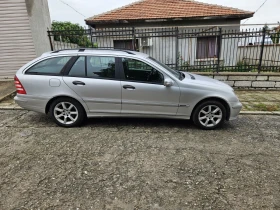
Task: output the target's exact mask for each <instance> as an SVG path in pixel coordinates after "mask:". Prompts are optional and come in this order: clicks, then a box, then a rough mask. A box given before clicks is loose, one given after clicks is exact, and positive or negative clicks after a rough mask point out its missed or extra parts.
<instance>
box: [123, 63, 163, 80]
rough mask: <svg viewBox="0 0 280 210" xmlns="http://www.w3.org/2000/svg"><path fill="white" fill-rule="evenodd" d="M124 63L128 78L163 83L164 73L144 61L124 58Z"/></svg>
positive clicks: (125, 73)
mask: <svg viewBox="0 0 280 210" xmlns="http://www.w3.org/2000/svg"><path fill="white" fill-rule="evenodd" d="M122 63H123V69H124V75H125V78H126V80H133V81H139V82H149V83H159V84H162V83H163V80H164V76H163V74H162V73H160V72H159V71H157V70H156V69H154V68H153V67H151V66H150V65H148V64H146V63H144V62H142V61H138V60H134V59H129V58H123V59H122Z"/></svg>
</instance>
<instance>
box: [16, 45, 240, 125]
mask: <svg viewBox="0 0 280 210" xmlns="http://www.w3.org/2000/svg"><path fill="white" fill-rule="evenodd" d="M15 86H16V89H17V95H16V97H15V101H16V103H17V104H18V105H19V106H21V107H23V108H24V109H27V110H32V111H36V112H40V113H45V114H49V115H50V116H51V117H52V119H53V120H54V121H55V122H56V123H57V124H58V125H60V126H63V127H74V126H79V125H81V124H82V122H83V121H84V119H85V118H86V117H89V118H90V117H144V118H175V119H186V120H187V119H191V120H192V121H193V122H194V124H195V125H197V126H199V127H200V128H202V129H208V130H210V129H215V128H217V127H219V126H221V125H222V124H223V123H224V121H225V120H234V119H236V118H237V116H238V114H239V112H240V110H241V107H242V105H241V103H240V102H239V100H238V98H237V97H236V95H235V94H234V91H233V89H232V88H231V87H230V86H228V85H227V84H224V83H223V82H220V81H217V80H214V79H211V78H209V77H203V76H199V75H195V74H190V73H186V72H180V71H175V70H173V69H171V68H169V67H168V66H166V65H165V64H162V63H160V62H159V61H157V60H155V59H154V58H151V57H149V55H147V54H143V53H140V52H134V51H126V50H102V49H99V50H98V49H78V50H60V51H54V52H49V53H45V54H43V55H42V56H41V57H39V58H37V59H35V60H33V61H31V62H29V63H28V64H26V65H24V66H23V67H22V68H20V69H19V70H18V72H17V73H16V76H15Z"/></svg>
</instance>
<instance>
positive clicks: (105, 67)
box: [87, 56, 116, 79]
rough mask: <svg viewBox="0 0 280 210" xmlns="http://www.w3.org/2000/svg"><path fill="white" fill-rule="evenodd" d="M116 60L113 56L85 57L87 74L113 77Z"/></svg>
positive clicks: (89, 75)
mask: <svg viewBox="0 0 280 210" xmlns="http://www.w3.org/2000/svg"><path fill="white" fill-rule="evenodd" d="M115 68H116V62H115V58H114V57H99V56H88V57H87V76H88V77H93V78H105V79H106V78H108V79H114V78H116V77H115Z"/></svg>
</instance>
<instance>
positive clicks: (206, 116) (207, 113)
mask: <svg viewBox="0 0 280 210" xmlns="http://www.w3.org/2000/svg"><path fill="white" fill-rule="evenodd" d="M225 119H226V108H225V107H224V105H223V104H222V103H220V102H219V101H205V102H203V103H201V104H199V105H198V106H197V107H196V109H195V111H194V113H193V122H194V124H195V125H196V126H198V127H200V128H202V129H205V130H213V129H215V128H218V127H220V126H221V125H222V124H223V123H224V121H225Z"/></svg>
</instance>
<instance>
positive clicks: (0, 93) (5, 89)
mask: <svg viewBox="0 0 280 210" xmlns="http://www.w3.org/2000/svg"><path fill="white" fill-rule="evenodd" d="M14 92H16V88H15V84H14V81H5V82H4V81H2V82H0V102H1V101H3V100H4V99H6V98H7V97H8V96H9V95H11V94H13V93H14Z"/></svg>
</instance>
